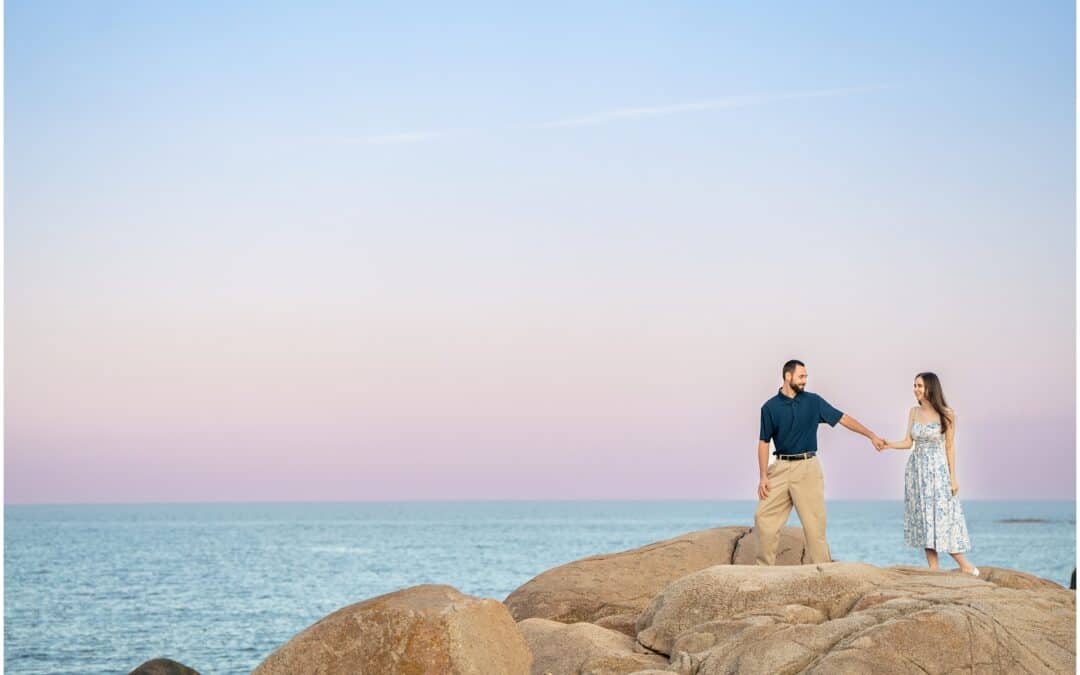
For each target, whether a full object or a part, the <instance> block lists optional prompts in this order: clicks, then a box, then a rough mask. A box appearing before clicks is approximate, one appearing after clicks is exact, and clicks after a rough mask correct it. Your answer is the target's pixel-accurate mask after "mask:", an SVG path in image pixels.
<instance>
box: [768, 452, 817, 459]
mask: <svg viewBox="0 0 1080 675" xmlns="http://www.w3.org/2000/svg"><path fill="white" fill-rule="evenodd" d="M816 455H817V452H816V451H815V452H803V453H799V454H798V455H777V456H776V458H777V459H786V460H788V461H789V462H797V461H799V460H800V459H810V458H811V457H814V456H816Z"/></svg>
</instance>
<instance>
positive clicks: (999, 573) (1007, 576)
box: [957, 566, 1062, 591]
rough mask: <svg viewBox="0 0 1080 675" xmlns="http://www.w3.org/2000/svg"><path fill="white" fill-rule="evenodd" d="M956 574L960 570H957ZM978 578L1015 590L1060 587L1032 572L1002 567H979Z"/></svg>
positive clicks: (1058, 588)
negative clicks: (1027, 572)
mask: <svg viewBox="0 0 1080 675" xmlns="http://www.w3.org/2000/svg"><path fill="white" fill-rule="evenodd" d="M957 573H958V574H961V572H959V571H957ZM978 578H979V579H984V580H986V581H989V582H990V583H992V584H996V585H998V586H1004V587H1005V588H1015V589H1017V590H1021V591H1026V590H1036V589H1040V588H1041V589H1057V590H1060V589H1061V588H1062V586H1061V584H1055V583H1054V582H1053V581H1050V580H1049V579H1043V578H1042V577H1037V576H1035V575H1034V574H1026V573H1024V572H1018V571H1017V570H1010V569H1006V568H1004V567H981V566H980V567H979V577H978Z"/></svg>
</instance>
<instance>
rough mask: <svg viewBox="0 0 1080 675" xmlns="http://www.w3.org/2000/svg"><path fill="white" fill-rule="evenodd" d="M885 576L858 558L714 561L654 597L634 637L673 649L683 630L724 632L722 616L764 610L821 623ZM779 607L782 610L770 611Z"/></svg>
mask: <svg viewBox="0 0 1080 675" xmlns="http://www.w3.org/2000/svg"><path fill="white" fill-rule="evenodd" d="M888 578H889V575H888V573H886V572H884V571H882V570H880V569H878V568H876V567H874V566H872V565H864V564H862V563H829V564H827V565H798V566H794V567H757V566H748V565H717V566H715V567H709V568H707V569H704V570H701V571H699V572H695V573H694V574H690V575H688V576H685V577H683V578H682V579H679V580H678V581H676V582H675V583H673V584H671V585H670V586H668V587H667V588H666V589H665V590H664V591H663V592H662V593H661V594H659V595H658V596H656V598H654V599H653V601H652V603H651V604H650V605H649V607H648V609H646V610H645V612H644V613H643V614H642V615H641V617H640V618H639V619H638V623H637V629H638V633H637V639H638V641H639V642H640V643H641V644H642V645H644V646H646V647H648V648H649V649H652V650H654V651H658V652H661V653H664V654H671V653H672V647H673V645H674V642H675V639H676V638H677V637H679V636H680V635H681V634H683V633H684V632H685V631H687V630H689V629H691V628H693V627H694V626H698V625H709V626H712V627H717V628H719V629H720V630H721V633H723V634H726V633H727V632H728V631H729V630H730V628H731V627H730V626H729V625H727V624H726V623H725V622H724V620H728V619H731V618H732V617H735V616H740V615H754V614H755V613H762V614H764V615H766V618H768V619H769V620H768V621H767V623H769V624H772V623H776V622H782V621H785V620H793V621H795V620H799V622H800V623H801V620H800V619H801V617H804V616H812V617H813V619H811V620H810V621H812V622H813V623H821V622H822V620H823V619H833V618H839V617H842V616H844V615H845V614H847V612H848V610H850V609H851V607H852V606H853V605H854V604H855V603H856V602H857V601H858V600H859V598H860V597H862V596H863V595H864V594H865V593H867V592H868V591H870V590H871V589H873V588H874V587H875V586H877V585H879V584H881V583H882V582H884V581H885V580H887V579H888ZM788 608H801V609H788ZM803 610H805V611H803ZM777 612H781V613H783V615H782V616H780V617H775V616H769V615H770V614H776V613H777ZM718 623H719V625H718Z"/></svg>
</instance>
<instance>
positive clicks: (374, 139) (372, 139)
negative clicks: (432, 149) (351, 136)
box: [354, 131, 448, 145]
mask: <svg viewBox="0 0 1080 675" xmlns="http://www.w3.org/2000/svg"><path fill="white" fill-rule="evenodd" d="M447 135H448V134H447V132H445V131H411V132H408V133H401V134H383V135H380V136H367V137H366V138H361V139H359V141H358V142H360V143H365V144H367V145H389V144H391V143H421V142H423V141H433V140H435V139H438V138H444V137H445V136H447ZM354 142H357V141H354Z"/></svg>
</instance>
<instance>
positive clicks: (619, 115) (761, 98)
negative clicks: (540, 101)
mask: <svg viewBox="0 0 1080 675" xmlns="http://www.w3.org/2000/svg"><path fill="white" fill-rule="evenodd" d="M887 88H889V85H873V86H865V87H845V88H841V89H817V90H811V91H797V92H787V93H781V94H756V95H748V96H728V97H725V98H718V99H711V100H707V101H697V102H694V103H676V104H672V105H662V106H651V107H645V108H620V109H617V110H608V111H606V112H599V113H593V114H591V115H584V116H581V117H571V118H566V119H560V120H554V121H550V122H542V123H540V124H533V125H530V127H529V128H533V129H551V128H558V127H583V126H591V125H595V124H606V123H608V122H615V121H619V120H627V119H639V118H643V117H662V116H665V115H677V114H680V113H688V112H698V111H702V110H723V109H726V108H743V107H746V106H753V105H764V104H767V103H777V102H780V101H793V100H798V99H807V98H821V97H826V96H842V95H844V94H855V93H861V92H867V91H875V90H879V89H887Z"/></svg>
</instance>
